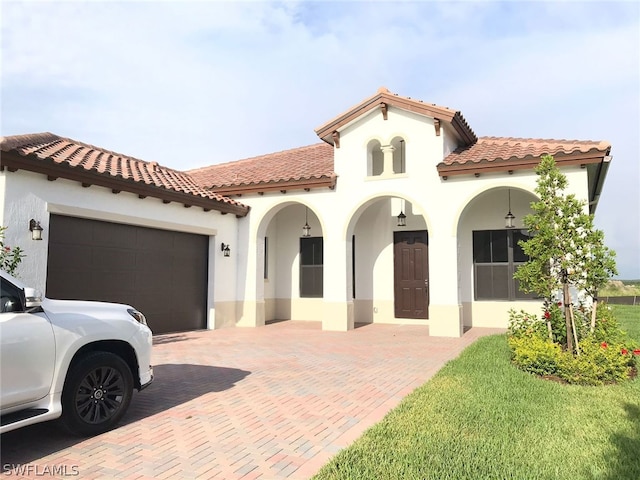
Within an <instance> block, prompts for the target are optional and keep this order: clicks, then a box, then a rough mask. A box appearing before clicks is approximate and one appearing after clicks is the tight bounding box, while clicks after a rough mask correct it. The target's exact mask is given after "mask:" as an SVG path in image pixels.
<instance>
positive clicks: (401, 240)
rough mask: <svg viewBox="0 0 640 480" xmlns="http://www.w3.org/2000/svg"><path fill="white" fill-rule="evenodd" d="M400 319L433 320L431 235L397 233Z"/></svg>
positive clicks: (396, 279)
mask: <svg viewBox="0 0 640 480" xmlns="http://www.w3.org/2000/svg"><path fill="white" fill-rule="evenodd" d="M393 261H394V292H395V316H396V318H429V237H428V235H427V232H426V231H424V230H422V231H417V232H394V234H393Z"/></svg>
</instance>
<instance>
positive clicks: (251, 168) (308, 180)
mask: <svg viewBox="0 0 640 480" xmlns="http://www.w3.org/2000/svg"><path fill="white" fill-rule="evenodd" d="M187 173H188V174H189V175H191V177H193V178H194V179H195V180H196V181H197V182H198V183H199V184H200V185H201V186H202V187H205V188H210V189H212V190H214V191H216V192H223V193H227V194H232V193H233V194H237V193H242V192H249V191H260V192H263V191H268V190H281V189H282V190H286V189H294V188H300V189H301V188H317V187H333V186H335V182H336V175H335V173H334V171H333V147H332V146H331V145H327V144H326V143H317V144H314V145H308V146H306V147H299V148H294V149H291V150H284V151H281V152H276V153H270V154H268V155H260V156H258V157H252V158H246V159H244V160H237V161H234V162H228V163H222V164H219V165H212V166H209V167H203V168H199V169H195V170H190V171H188V172H187Z"/></svg>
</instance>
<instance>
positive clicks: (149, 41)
mask: <svg viewBox="0 0 640 480" xmlns="http://www.w3.org/2000/svg"><path fill="white" fill-rule="evenodd" d="M0 8H1V12H0V14H1V16H2V78H1V80H2V86H1V88H2V90H1V93H2V104H1V109H2V110H1V122H2V123H1V127H0V132H1V134H2V135H14V134H22V133H34V132H41V131H50V132H53V133H56V134H58V135H62V136H66V137H70V138H73V139H76V140H79V141H82V142H86V143H91V144H94V145H98V146H101V147H104V148H107V149H110V150H114V151H117V152H121V153H124V154H127V155H131V156H135V157H138V158H141V159H144V160H148V161H158V162H160V163H161V164H163V165H166V166H169V167H173V168H176V169H190V168H195V167H199V166H204V165H209V164H213V163H220V162H225V161H231V160H237V159H241V158H246V157H250V156H254V155H260V154H265V153H270V152H274V151H279V150H284V149H288V148H294V147H298V146H303V145H308V144H312V143H316V142H318V138H317V136H316V135H315V134H314V131H313V130H314V128H316V127H318V126H319V125H321V124H323V123H325V122H326V121H327V120H329V119H331V118H333V117H335V116H336V115H338V114H340V113H341V112H343V111H345V110H346V109H347V108H349V107H350V106H352V105H354V104H356V103H358V102H359V101H361V100H363V99H364V98H366V97H368V96H370V95H372V94H373V93H375V91H376V90H377V89H378V88H379V87H380V86H383V85H384V86H386V87H388V88H389V89H390V90H391V91H392V92H395V93H398V94H400V95H404V96H410V97H412V98H418V99H421V100H423V101H425V102H430V103H436V104H438V105H443V106H448V107H450V108H453V109H456V110H460V111H461V112H462V114H463V115H464V117H465V118H466V119H467V121H468V122H469V124H470V125H471V127H472V128H473V129H474V131H475V132H476V134H477V135H479V136H485V135H490V136H518V137H535V138H556V139H562V138H565V139H582V140H607V141H609V142H611V144H612V155H613V162H612V166H611V169H610V170H609V175H608V177H607V182H606V184H605V188H604V192H603V196H602V199H601V201H600V205H599V207H598V211H597V214H596V224H597V226H598V227H599V228H602V229H603V230H604V231H605V236H606V242H607V244H608V245H609V246H610V247H611V248H613V249H614V250H616V252H617V254H618V270H619V272H620V275H619V277H620V278H627V279H630V278H640V214H639V213H638V212H640V193H639V192H640V188H638V186H639V185H640V5H639V4H638V2H632V1H628V2H611V1H606V2H575V1H567V2H519V1H518V2H515V1H513V2H481V1H468V2H437V1H432V2H426V1H423V2H378V1H367V2H304V1H298V2H214V1H199V2H177V1H175V2H163V1H155V2H79V1H78V2H14V1H8V2H7V1H5V2H3V3H2V5H1V7H0Z"/></svg>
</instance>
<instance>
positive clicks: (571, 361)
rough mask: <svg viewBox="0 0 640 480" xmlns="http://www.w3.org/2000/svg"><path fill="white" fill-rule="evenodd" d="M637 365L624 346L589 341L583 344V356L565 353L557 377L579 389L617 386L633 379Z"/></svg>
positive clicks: (584, 341)
mask: <svg viewBox="0 0 640 480" xmlns="http://www.w3.org/2000/svg"><path fill="white" fill-rule="evenodd" d="M634 363H635V362H634V359H633V353H632V351H631V352H630V351H629V350H628V349H627V348H625V347H624V345H621V344H609V343H607V342H600V343H598V342H597V341H594V340H593V339H587V340H583V341H582V342H580V355H578V356H575V357H574V356H573V355H571V354H569V353H567V352H564V353H563V355H562V357H561V361H560V364H559V369H558V371H559V375H558V376H559V377H560V378H562V379H564V380H566V381H567V382H569V383H575V384H578V385H603V384H607V383H618V382H623V381H625V380H628V379H629V378H630V375H631V372H632V368H633V367H634Z"/></svg>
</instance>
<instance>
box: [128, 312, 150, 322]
mask: <svg viewBox="0 0 640 480" xmlns="http://www.w3.org/2000/svg"><path fill="white" fill-rule="evenodd" d="M127 312H129V315H131V316H132V317H133V318H135V319H136V320H137V321H138V322H140V323H141V324H143V325H146V324H147V319H146V318H145V317H144V315H143V314H142V312H139V311H138V310H136V309H135V308H129V309H127Z"/></svg>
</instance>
